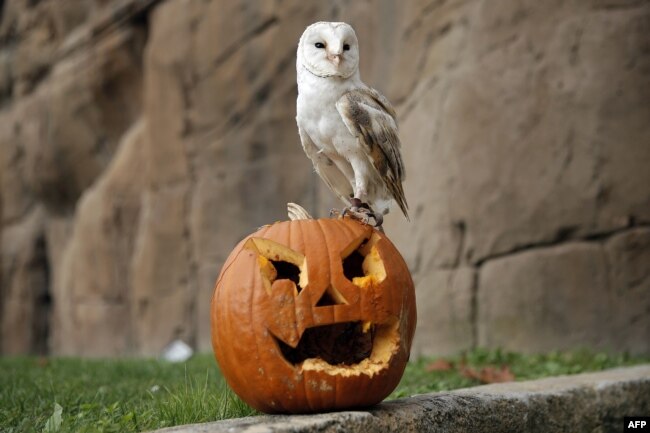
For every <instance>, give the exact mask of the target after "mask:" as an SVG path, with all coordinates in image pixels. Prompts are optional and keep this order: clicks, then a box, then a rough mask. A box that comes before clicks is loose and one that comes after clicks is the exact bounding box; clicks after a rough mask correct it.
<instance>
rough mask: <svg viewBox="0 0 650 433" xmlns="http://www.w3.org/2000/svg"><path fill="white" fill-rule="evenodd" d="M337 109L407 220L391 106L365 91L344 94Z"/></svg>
mask: <svg viewBox="0 0 650 433" xmlns="http://www.w3.org/2000/svg"><path fill="white" fill-rule="evenodd" d="M336 108H337V110H338V111H339V114H340V115H341V117H342V118H343V122H344V123H345V125H346V126H347V128H348V129H349V130H350V133H352V135H354V136H355V137H357V139H358V140H359V143H361V145H362V148H363V149H364V151H365V152H366V154H367V155H368V158H369V159H370V162H371V163H372V165H373V166H374V167H375V169H376V170H377V172H378V173H379V176H380V178H381V179H382V180H383V181H384V184H385V185H386V188H387V189H388V191H390V194H391V195H392V197H393V198H394V199H395V201H396V202H397V204H398V205H399V207H400V209H401V210H402V212H403V213H404V216H406V219H408V218H409V217H408V204H407V203H406V197H405V196H404V189H403V187H402V181H403V180H404V177H405V173H404V163H403V162H402V154H401V152H400V148H401V144H400V141H399V137H398V135H397V118H396V114H395V110H394V109H393V107H392V106H391V105H390V102H388V100H387V99H386V98H385V97H384V96H383V95H382V94H381V93H379V92H377V91H376V90H375V89H372V88H370V87H366V88H362V89H356V90H351V91H349V92H347V93H345V94H344V95H343V96H341V98H340V99H339V100H338V101H337V102H336Z"/></svg>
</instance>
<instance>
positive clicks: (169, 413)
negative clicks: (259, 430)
mask: <svg viewBox="0 0 650 433" xmlns="http://www.w3.org/2000/svg"><path fill="white" fill-rule="evenodd" d="M449 360H450V361H451V363H452V364H453V365H454V368H452V369H450V370H447V371H428V370H427V366H428V365H429V364H430V363H431V361H432V360H431V359H421V360H418V361H416V362H412V363H410V364H409V365H408V367H407V370H406V373H405V375H404V378H403V379H402V382H401V383H400V385H399V387H398V388H397V389H396V390H395V392H393V394H392V395H391V396H390V397H389V398H398V397H404V396H408V395H412V394H419V393H425V392H431V391H442V390H450V389H455V388H461V387H467V386H473V385H477V384H479V383H480V382H479V381H478V380H476V379H472V378H468V377H466V375H463V374H461V373H460V372H459V371H458V366H459V365H461V364H462V365H466V366H467V367H468V368H474V369H480V368H481V367H484V366H502V365H507V366H508V367H509V368H510V371H511V372H512V373H513V374H514V376H515V378H516V379H517V380H525V379H533V378H539V377H545V376H553V375H558V374H573V373H581V372H584V371H597V370H602V369H605V368H610V367H615V366H623V365H631V364H637V363H642V362H649V361H650V358H639V357H636V358H633V357H630V356H627V355H620V356H611V355H605V354H594V353H589V352H572V353H550V354H546V355H534V356H523V355H518V354H513V353H505V352H501V351H498V350H496V351H486V350H475V351H472V352H469V353H466V354H464V355H463V356H462V357H461V356H459V357H455V358H449ZM254 413H255V412H254V411H253V410H252V409H250V408H249V407H248V406H246V405H245V404H244V403H242V402H241V400H239V398H237V396H235V395H234V394H233V393H232V392H231V391H230V390H229V389H228V388H227V386H226V385H225V383H224V381H223V379H222V378H221V376H220V375H219V372H218V369H217V366H216V363H215V362H214V358H213V357H212V355H209V354H205V355H199V356H195V357H194V358H192V359H191V360H190V361H188V362H187V363H185V364H170V363H166V362H163V361H158V360H146V359H137V360H136V359H130V360H110V361H108V360H80V359H76V358H70V359H66V358H52V359H39V358H33V357H21V358H0V432H3V433H5V432H6V433H16V432H47V431H59V432H139V431H146V430H151V429H156V428H161V427H167V426H173V425H179V424H187V423H195V422H207V421H215V420H218V419H224V418H234V417H241V416H247V415H251V414H254Z"/></svg>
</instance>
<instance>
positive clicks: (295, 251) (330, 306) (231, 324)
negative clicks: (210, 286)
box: [211, 218, 416, 413]
mask: <svg viewBox="0 0 650 433" xmlns="http://www.w3.org/2000/svg"><path fill="white" fill-rule="evenodd" d="M353 256H354V257H356V258H357V262H356V266H352V265H350V263H352V259H351V257H353ZM361 261H362V263H361V264H360V262H361ZM286 263H289V265H288V266H285V265H286ZM292 265H293V266H295V268H294V267H292ZM285 268H287V269H288V268H290V269H293V270H294V271H295V269H298V270H299V275H295V272H294V275H293V281H292V280H291V279H288V278H286V277H287V275H289V274H287V275H284V274H283V272H284V271H283V269H285ZM344 268H345V271H344ZM352 268H354V269H356V271H355V272H357V276H351V275H347V276H346V273H347V274H350V273H351V272H353V271H351V270H350V269H352ZM361 272H362V273H363V275H361ZM296 281H297V283H296ZM211 321H212V323H211V325H212V346H213V349H214V353H215V357H216V359H217V362H218V363H219V366H220V368H221V371H222V373H223V375H224V377H225V378H226V380H227V382H228V384H229V385H230V387H231V388H232V389H233V390H234V391H235V392H236V393H237V394H238V395H239V396H240V397H241V398H242V399H243V400H244V401H245V402H247V403H248V404H249V405H251V406H252V407H254V408H255V409H257V410H260V411H263V412H267V413H309V412H321V411H329V410H337V409H349V408H354V407H364V406H370V405H373V404H376V403H378V402H380V401H381V400H383V399H384V398H385V397H386V396H388V394H390V393H391V392H392V391H393V389H395V387H396V386H397V384H398V382H399V380H400V379H401V377H402V374H403V372H404V368H405V366H406V363H407V361H408V357H409V351H410V348H411V342H412V340H413V334H414V332H415V322H416V308H415V290H414V286H413V280H412V279H411V276H410V273H409V271H408V267H407V265H406V263H405V262H404V260H403V258H402V256H401V255H400V254H399V252H398V251H397V249H396V248H395V246H394V245H393V244H392V243H391V242H390V241H389V240H388V238H386V236H385V235H384V234H383V233H380V232H378V231H376V230H374V229H373V228H372V227H370V226H368V225H364V224H361V223H359V222H357V221H354V220H351V219H347V218H344V219H320V220H297V221H285V222H280V223H275V224H273V225H270V226H265V227H263V228H261V229H260V230H259V231H257V232H256V233H253V234H251V235H250V236H248V237H246V238H245V239H244V240H242V241H241V242H240V243H239V244H238V245H237V246H236V247H235V249H234V250H233V251H232V253H231V254H230V256H229V257H228V259H227V260H226V262H225V263H224V266H223V268H222V270H221V274H220V275H219V278H218V279H217V282H216V286H215V289H214V294H213V297H212V304H211ZM337 324H338V325H337ZM327 325H335V326H329V327H327ZM342 328H345V329H347V330H354V331H355V332H356V334H354V336H355V337H353V338H354V339H353V340H350V339H347V337H348V335H349V334H344V335H343V336H340V337H338V335H339V334H336V333H337V332H339V331H338V330H340V329H342ZM332 329H333V330H332ZM320 332H325V333H326V334H323V335H327V336H328V337H331V340H329V342H323V343H321V342H320V341H319V338H320V335H321V334H319V333H320ZM350 332H352V331H350ZM310 333H312V334H311V336H310V337H304V339H307V338H309V340H310V341H309V342H305V343H302V342H301V341H300V339H301V337H303V336H306V335H307V334H310ZM350 335H352V334H350ZM337 338H338V339H337ZM351 338H352V337H351ZM350 341H352V342H356V341H362V342H364V344H365V346H364V348H363V349H358V351H359V353H361V355H359V354H358V355H355V356H358V358H355V359H353V361H349V362H347V364H341V363H338V364H335V365H330V364H328V363H327V362H326V361H324V360H323V359H321V358H320V355H313V352H314V350H316V351H320V350H321V347H320V346H321V345H322V346H327V347H328V348H327V349H326V350H325V352H327V353H329V352H328V351H330V352H331V353H335V352H336V350H337V349H336V347H339V351H341V350H343V351H346V350H348V349H349V347H348V346H346V347H344V349H340V347H341V345H345V344H349V345H352V344H353V343H349V342H350ZM359 346H362V345H361V344H360V345H359ZM304 347H307V349H304ZM294 348H296V349H294ZM301 351H302V352H301ZM310 351H311V352H310ZM356 351H357V349H355V350H351V352H356ZM364 351H365V352H364ZM303 352H304V353H303ZM287 353H289V354H287ZM305 353H306V354H311V356H307V355H305ZM318 353H320V352H318ZM327 356H329V357H332V358H331V359H339V358H340V357H342V356H347V355H341V354H334V355H323V357H324V358H325V357H327ZM363 356H365V358H364V359H362V360H361V359H360V358H361V357H363ZM291 358H294V359H291ZM332 362H337V361H332Z"/></svg>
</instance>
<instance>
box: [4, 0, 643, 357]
mask: <svg viewBox="0 0 650 433" xmlns="http://www.w3.org/2000/svg"><path fill="white" fill-rule="evenodd" d="M0 17H1V23H0V166H1V170H0V212H1V217H2V219H1V221H2V225H1V228H0V229H1V237H2V241H1V243H0V248H1V254H2V255H1V260H2V262H1V267H0V278H1V282H2V283H1V286H0V352H2V353H25V352H41V353H46V352H49V353H54V354H80V355H88V356H104V355H118V354H141V355H152V354H157V353H159V352H160V350H161V349H162V348H163V347H164V346H165V345H166V344H167V343H169V342H170V341H171V340H172V339H174V338H177V337H178V338H183V339H184V340H186V341H188V342H190V343H191V344H193V345H194V346H195V347H197V348H199V349H201V350H208V349H209V347H210V346H209V333H210V330H209V319H208V305H209V299H210V295H211V292H212V287H213V283H214V280H215V277H216V275H217V273H218V271H219V269H220V266H221V263H222V262H223V261H224V259H225V257H226V256H227V255H228V253H229V251H230V249H231V248H232V247H233V246H234V244H235V242H236V241H237V240H239V239H240V238H241V237H243V236H244V235H246V234H248V233H250V232H251V231H253V230H254V229H255V228H256V227H258V226H260V225H263V224H265V223H268V222H272V221H276V220H280V219H284V218H285V203H286V202H287V201H295V202H298V203H301V204H303V205H304V206H305V207H306V208H308V209H309V210H311V211H312V212H313V213H315V214H319V215H327V212H328V210H329V209H330V208H331V207H333V206H335V205H337V204H336V203H335V202H334V201H333V198H332V197H331V195H330V194H329V192H328V191H326V189H325V188H324V187H323V186H322V185H321V182H320V180H319V179H317V178H316V176H315V175H314V173H313V170H312V168H311V166H310V164H309V162H308V160H307V159H306V157H305V156H304V154H303V153H302V150H301V148H300V143H299V139H298V136H297V133H296V127H295V121H294V116H295V109H294V105H295V97H296V88H295V47H296V44H297V41H298V38H299V36H300V34H301V33H302V30H303V29H304V28H305V27H306V26H307V25H308V24H310V23H312V22H314V21H317V20H344V21H347V22H349V23H350V24H352V25H353V26H354V27H355V29H356V31H357V34H358V36H359V40H360V43H361V71H362V76H363V77H364V79H365V80H366V82H367V83H369V84H370V85H372V86H374V87H376V88H378V89H379V90H381V91H382V92H384V93H385V94H386V95H387V96H388V97H389V99H390V100H391V101H393V103H394V104H395V106H396V108H397V111H398V115H399V118H400V125H401V136H402V141H403V145H404V149H403V152H404V157H405V163H406V166H407V181H406V184H405V189H406V195H407V198H408V200H409V204H410V207H411V212H412V221H411V222H410V223H407V222H406V221H405V220H404V219H403V218H402V217H401V216H400V215H399V214H398V213H394V214H391V215H389V216H388V217H387V222H386V229H387V232H388V233H389V235H390V236H391V237H392V238H393V239H394V241H395V242H396V244H397V245H398V247H399V248H400V250H401V251H402V252H403V254H404V256H405V258H406V259H407V262H408V263H409V265H410V267H411V270H412V272H413V276H414V280H415V282H416V286H417V291H418V308H419V329H418V334H417V337H416V346H415V349H414V353H415V354H416V355H419V354H443V353H450V352H456V351H459V350H463V349H467V348H469V347H473V346H476V345H481V346H490V347H496V346H498V347H504V348H507V349H513V350H522V351H541V350H550V349H556V348H568V347H575V346H586V347H594V348H599V349H607V350H629V351H633V352H646V353H647V352H650V338H648V336H650V296H648V295H649V293H650V170H649V169H648V166H650V104H648V101H649V100H650V39H648V38H647V34H648V32H649V31H650V5H649V4H647V2H645V1H642V0H641V1H635V0H619V1H614V0H589V1H585V2H563V1H559V0H554V1H549V2H533V1H525V2H521V1H515V0H499V1H498V2H495V1H489V2H488V1H478V0H477V1H471V0H465V1H451V0H448V1H445V0H434V1H430V2H425V1H412V2H394V1H391V0H368V1H363V2H357V1H343V0H339V1H335V2H311V1H309V2H305V1H300V0H285V1H264V2H238V1H234V0H232V1H223V0H212V1H203V0H41V1H33V0H13V1H12V0H9V1H7V2H3V3H2V15H1V16H0Z"/></svg>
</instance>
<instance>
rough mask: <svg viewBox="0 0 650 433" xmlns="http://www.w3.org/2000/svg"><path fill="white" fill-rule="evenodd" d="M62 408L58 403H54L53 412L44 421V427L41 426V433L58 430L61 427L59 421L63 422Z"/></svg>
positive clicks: (51, 432) (52, 432)
mask: <svg viewBox="0 0 650 433" xmlns="http://www.w3.org/2000/svg"><path fill="white" fill-rule="evenodd" d="M62 413H63V408H62V407H61V405H59V404H58V403H54V412H52V416H50V417H49V418H48V419H47V421H46V422H45V427H43V433H54V432H57V431H59V429H60V428H61V423H62V422H63V417H62V416H61V414H62Z"/></svg>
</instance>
